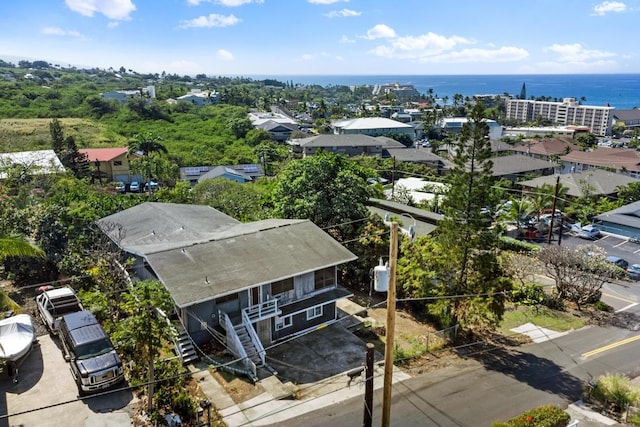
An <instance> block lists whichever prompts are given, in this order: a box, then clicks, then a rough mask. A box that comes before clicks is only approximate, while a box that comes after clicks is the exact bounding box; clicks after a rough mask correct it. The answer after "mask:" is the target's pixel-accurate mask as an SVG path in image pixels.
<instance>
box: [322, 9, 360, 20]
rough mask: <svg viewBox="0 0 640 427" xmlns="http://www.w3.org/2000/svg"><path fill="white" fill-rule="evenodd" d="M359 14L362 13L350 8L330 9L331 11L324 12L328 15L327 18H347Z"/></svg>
mask: <svg viewBox="0 0 640 427" xmlns="http://www.w3.org/2000/svg"><path fill="white" fill-rule="evenodd" d="M360 15H362V12H358V11H355V10H351V9H342V10H332V11H331V12H329V13H327V14H325V16H328V17H329V18H347V17H352V16H360Z"/></svg>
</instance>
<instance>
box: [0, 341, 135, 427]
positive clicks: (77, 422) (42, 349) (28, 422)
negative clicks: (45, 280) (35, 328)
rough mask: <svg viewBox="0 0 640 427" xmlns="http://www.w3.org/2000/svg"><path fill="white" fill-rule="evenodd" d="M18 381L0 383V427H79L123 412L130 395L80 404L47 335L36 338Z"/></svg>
mask: <svg viewBox="0 0 640 427" xmlns="http://www.w3.org/2000/svg"><path fill="white" fill-rule="evenodd" d="M19 379H20V381H19V382H18V383H17V384H13V383H12V382H11V381H10V380H9V379H7V378H6V377H4V376H3V377H2V378H1V379H0V417H1V418H0V427H8V426H25V427H29V426H38V427H47V426H52V427H53V426H61V425H64V426H70V427H81V426H84V425H85V421H86V419H87V417H89V416H92V415H94V414H96V413H100V412H110V411H114V410H123V409H122V408H124V407H125V406H127V405H128V404H129V403H130V402H131V401H132V399H133V395H132V393H131V392H130V391H117V392H113V393H108V394H105V395H99V396H95V397H87V398H84V399H82V400H80V399H79V397H78V389H77V387H76V384H75V382H74V381H73V377H72V376H71V372H70V371H69V367H68V366H67V363H66V362H65V360H64V358H63V357H62V352H61V351H60V348H59V344H58V343H57V340H56V341H54V340H53V339H52V338H51V337H50V336H49V335H42V336H39V337H38V344H36V345H34V347H33V350H32V351H31V353H30V354H29V355H28V356H27V358H26V359H25V360H24V362H23V363H22V365H21V366H20V375H19ZM42 408H44V409H42ZM7 414H8V417H7Z"/></svg>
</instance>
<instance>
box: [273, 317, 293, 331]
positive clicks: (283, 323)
mask: <svg viewBox="0 0 640 427" xmlns="http://www.w3.org/2000/svg"><path fill="white" fill-rule="evenodd" d="M291 325H293V319H292V317H291V316H285V317H276V331H279V330H282V329H284V328H290V327H291Z"/></svg>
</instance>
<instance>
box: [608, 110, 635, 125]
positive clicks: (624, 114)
mask: <svg viewBox="0 0 640 427" xmlns="http://www.w3.org/2000/svg"><path fill="white" fill-rule="evenodd" d="M613 117H614V118H615V119H616V120H620V121H623V122H626V121H631V120H640V109H637V108H634V109H632V110H614V111H613Z"/></svg>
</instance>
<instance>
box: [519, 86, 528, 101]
mask: <svg viewBox="0 0 640 427" xmlns="http://www.w3.org/2000/svg"><path fill="white" fill-rule="evenodd" d="M519 98H520V99H527V84H526V83H524V82H523V83H522V88H521V89H520V97H519Z"/></svg>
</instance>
